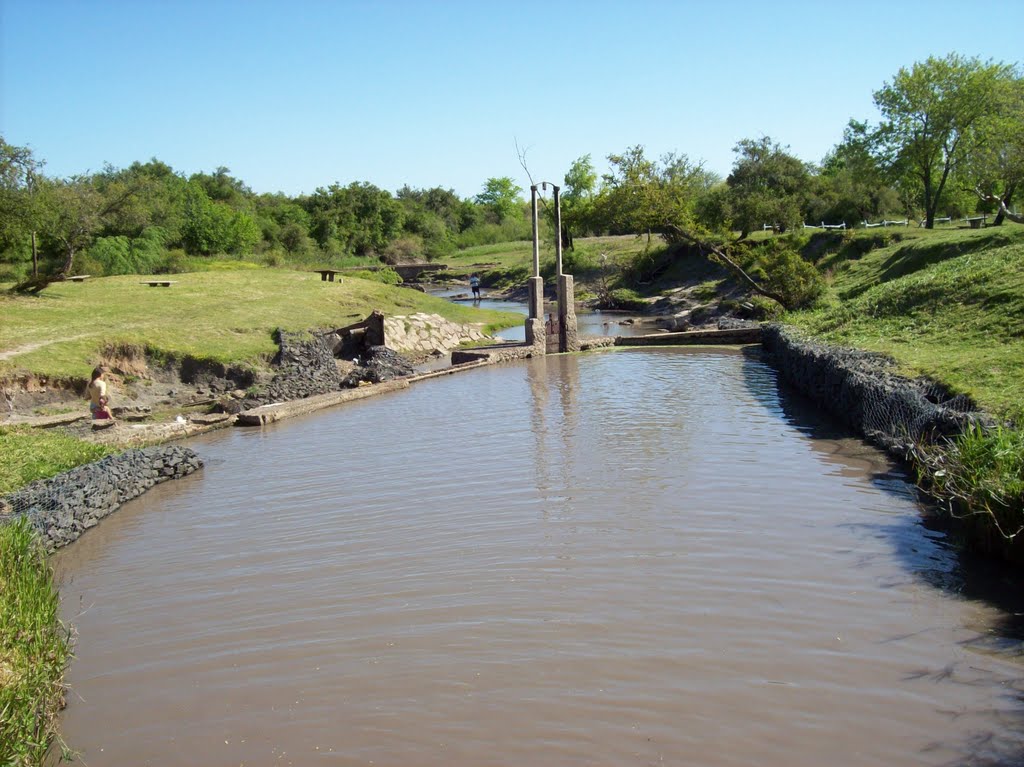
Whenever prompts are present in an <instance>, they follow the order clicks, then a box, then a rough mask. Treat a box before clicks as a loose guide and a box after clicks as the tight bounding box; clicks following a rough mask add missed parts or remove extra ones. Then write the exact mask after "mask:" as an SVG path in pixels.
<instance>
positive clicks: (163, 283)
mask: <svg viewBox="0 0 1024 767" xmlns="http://www.w3.org/2000/svg"><path fill="white" fill-rule="evenodd" d="M175 282H177V280H142V281H141V282H140V283H139V284H140V285H149V287H151V288H156V287H160V288H169V287H171V285H173V284H174V283H175Z"/></svg>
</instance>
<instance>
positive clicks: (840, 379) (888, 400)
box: [762, 324, 991, 457]
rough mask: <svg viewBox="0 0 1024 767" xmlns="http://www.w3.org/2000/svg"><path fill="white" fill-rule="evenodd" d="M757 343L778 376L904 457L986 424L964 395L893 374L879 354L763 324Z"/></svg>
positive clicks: (892, 365) (889, 362)
mask: <svg viewBox="0 0 1024 767" xmlns="http://www.w3.org/2000/svg"><path fill="white" fill-rule="evenodd" d="M762 343H763V346H764V349H765V351H766V352H767V353H768V354H769V356H770V359H771V361H772V363H773V364H774V366H775V367H776V368H777V369H778V371H779V374H780V376H781V377H782V379H783V380H785V381H786V382H787V383H789V384H790V385H791V386H793V387H794V388H795V389H796V390H797V391H799V392H800V393H801V394H803V395H804V396H806V397H808V398H809V399H811V400H812V401H814V402H815V403H816V404H817V405H818V406H819V407H822V408H823V409H825V410H827V411H828V412H830V413H832V414H833V415H834V416H837V417H838V418H839V419H841V420H842V421H844V422H845V423H846V424H847V425H848V426H850V427H851V428H853V429H854V430H855V431H856V432H857V433H858V434H859V435H861V436H864V437H866V438H868V439H869V440H871V441H872V442H874V443H875V444H877V445H879V446H880V447H883V448H885V449H887V450H889V451H890V452H892V453H894V454H897V455H900V456H902V457H907V456H908V455H909V454H910V453H911V452H912V450H913V446H914V445H915V444H920V443H927V442H932V441H934V440H936V439H939V438H941V437H947V436H952V435H955V434H959V433H961V432H963V431H964V430H966V429H967V428H968V427H969V426H970V425H971V424H972V423H981V424H988V423H990V420H991V419H989V418H988V417H987V416H986V415H984V414H983V413H979V412H978V411H977V408H976V407H975V406H974V404H973V403H972V402H971V401H970V399H969V398H967V397H964V396H951V395H950V394H949V393H948V392H947V391H946V390H945V389H944V388H943V387H942V386H939V385H938V384H936V383H935V382H933V381H928V380H926V379H909V378H906V377H905V376H901V375H899V374H897V373H896V372H895V366H896V365H895V362H894V361H893V360H892V359H890V358H888V357H885V356H884V355H880V354H876V353H872V352H864V351H858V350H855V349H842V348H838V347H833V346H825V345H822V344H817V343H814V342H812V341H808V340H806V339H802V338H800V337H799V336H798V335H796V334H795V333H794V332H793V331H792V330H789V329H787V328H785V327H784V326H782V325H778V324H770V325H765V326H764V331H763V336H762Z"/></svg>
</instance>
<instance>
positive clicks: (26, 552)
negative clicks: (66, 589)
mask: <svg viewBox="0 0 1024 767" xmlns="http://www.w3.org/2000/svg"><path fill="white" fill-rule="evenodd" d="M70 658H71V635H70V631H69V629H67V628H66V627H65V626H64V625H63V624H61V622H60V617H59V599H58V596H57V590H56V588H55V586H54V583H53V573H52V571H51V570H50V566H49V564H48V562H47V559H46V552H45V551H43V549H42V547H41V546H40V544H39V542H38V539H37V538H36V535H35V532H34V530H33V529H32V527H31V525H30V524H29V523H28V522H27V521H26V520H25V519H24V518H21V519H18V520H15V521H14V522H11V523H9V524H0V764H5V765H25V766H26V767H28V766H29V765H33V766H34V765H41V764H43V761H44V758H45V756H46V753H47V751H48V750H49V747H50V744H51V742H52V741H53V739H54V738H55V737H56V731H57V714H58V712H59V711H60V707H61V703H62V701H63V697H64V685H63V681H62V680H63V676H64V670H65V668H66V667H67V664H68V662H69V660H70Z"/></svg>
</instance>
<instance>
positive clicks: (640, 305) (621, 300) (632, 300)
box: [601, 288, 647, 311]
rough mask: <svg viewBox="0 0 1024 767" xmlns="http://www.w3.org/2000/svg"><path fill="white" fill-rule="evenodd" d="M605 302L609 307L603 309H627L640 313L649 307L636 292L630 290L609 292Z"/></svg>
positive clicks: (622, 289) (619, 289)
mask: <svg viewBox="0 0 1024 767" xmlns="http://www.w3.org/2000/svg"><path fill="white" fill-rule="evenodd" d="M605 301H606V304H607V305H604V306H602V307H601V308H602V309H626V310H637V311H639V310H641V309H645V308H646V307H647V302H646V301H644V300H643V299H642V298H641V297H640V295H639V294H638V293H637V292H636V291H635V290H632V289H630V288H615V289H614V290H611V291H609V293H608V294H607V298H606V299H605Z"/></svg>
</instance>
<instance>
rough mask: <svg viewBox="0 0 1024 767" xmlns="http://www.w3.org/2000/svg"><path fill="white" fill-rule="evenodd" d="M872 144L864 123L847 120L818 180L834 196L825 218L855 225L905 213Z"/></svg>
mask: <svg viewBox="0 0 1024 767" xmlns="http://www.w3.org/2000/svg"><path fill="white" fill-rule="evenodd" d="M873 141H874V140H873V136H872V133H871V130H870V128H869V127H868V124H867V123H865V122H858V121H856V120H850V122H849V124H848V125H847V126H846V129H845V130H844V131H843V140H842V141H841V142H840V143H839V144H837V145H836V146H835V147H834V148H833V149H832V151H830V152H829V153H828V154H827V155H826V156H825V159H824V160H823V161H822V164H821V174H820V177H821V180H822V181H823V182H824V183H825V184H827V185H828V187H829V191H830V192H831V194H832V196H833V201H832V206H831V208H830V209H829V210H827V211H826V212H825V214H824V215H825V217H827V218H830V219H831V220H841V221H850V222H854V221H866V220H871V219H877V218H878V217H880V216H883V215H885V214H887V213H894V214H895V213H896V212H898V211H901V212H907V211H905V210H903V207H902V206H901V202H900V199H899V195H898V194H897V193H896V191H895V190H894V189H893V188H892V187H891V186H890V185H889V183H888V180H887V178H886V174H885V169H884V168H883V167H882V166H881V164H880V163H879V161H878V158H877V157H876V156H875V153H874V143H873Z"/></svg>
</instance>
